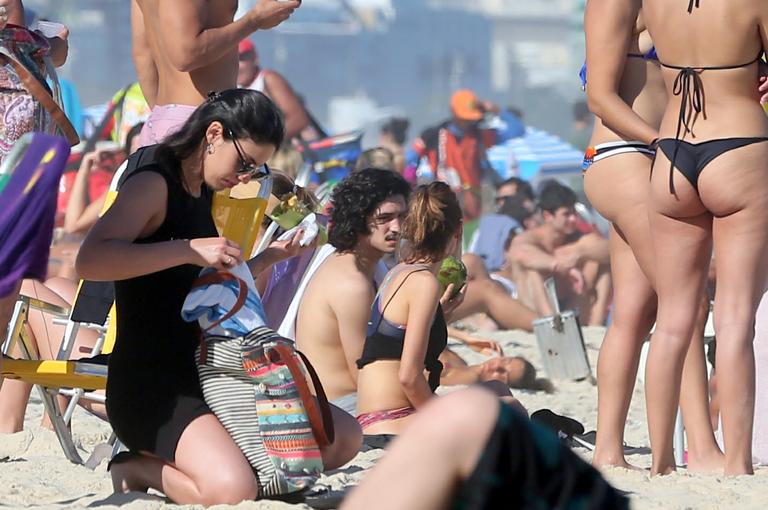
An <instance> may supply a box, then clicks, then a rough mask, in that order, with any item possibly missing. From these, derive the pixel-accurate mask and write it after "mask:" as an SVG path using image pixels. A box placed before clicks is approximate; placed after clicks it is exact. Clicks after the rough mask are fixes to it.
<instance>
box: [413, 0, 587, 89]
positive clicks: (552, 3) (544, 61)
mask: <svg viewBox="0 0 768 510" xmlns="http://www.w3.org/2000/svg"><path fill="white" fill-rule="evenodd" d="M427 2H428V4H429V5H431V6H433V7H436V8H445V9H455V10H464V11H468V12H474V13H479V14H483V15H486V16H488V17H489V18H491V19H492V23H493V35H492V39H491V48H490V53H491V59H492V67H491V77H490V79H491V83H492V85H493V89H494V91H496V92H499V93H511V94H513V95H519V94H520V93H521V92H522V90H521V87H522V88H523V89H525V88H540V87H551V88H553V89H555V90H557V91H558V93H560V94H562V95H563V96H565V97H572V98H576V97H578V95H579V94H580V91H579V88H578V81H577V74H578V70H579V68H580V67H581V64H582V62H583V60H584V38H583V35H582V26H581V18H582V15H583V10H584V0H473V1H466V0H427ZM521 72H522V73H523V74H524V76H523V77H522V78H523V79H522V80H521V76H520V74H521Z"/></svg>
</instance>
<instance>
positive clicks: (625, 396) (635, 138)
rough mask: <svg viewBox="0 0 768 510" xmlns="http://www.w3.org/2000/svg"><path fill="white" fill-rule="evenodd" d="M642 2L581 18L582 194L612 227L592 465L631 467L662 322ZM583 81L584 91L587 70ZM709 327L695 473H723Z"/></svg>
mask: <svg viewBox="0 0 768 510" xmlns="http://www.w3.org/2000/svg"><path fill="white" fill-rule="evenodd" d="M640 3H641V2H640V0H632V1H627V2H615V1H610V0H590V1H589V2H588V4H587V9H586V13H585V18H584V25H585V35H586V44H587V66H586V69H588V70H589V73H588V81H589V84H588V86H587V87H586V91H587V94H588V99H589V105H590V109H591V110H592V111H593V112H594V113H595V114H596V116H597V119H596V120H595V128H594V131H593V133H592V139H591V142H590V145H591V147H590V148H589V149H588V150H587V154H586V156H585V162H584V168H585V174H584V188H585V191H586V193H587V196H588V197H589V200H590V202H591V203H592V204H593V205H594V207H595V208H596V209H597V210H598V211H599V212H600V214H602V215H603V216H604V217H606V218H607V219H608V220H609V221H610V222H611V232H610V249H611V272H612V276H613V283H614V312H613V321H612V323H611V326H610V327H609V328H608V332H607V333H606V336H605V339H604V340H603V344H602V347H601V349H600V357H599V359H598V365H597V374H598V376H597V381H598V418H597V423H598V425H597V442H596V446H595V454H594V457H593V459H592V462H593V464H595V465H597V466H601V465H614V466H621V467H630V465H629V464H628V463H627V462H626V460H625V459H624V451H623V439H624V424H625V422H626V419H627V412H628V409H629V404H630V401H631V398H632V392H633V389H634V386H635V377H636V374H637V367H638V362H639V358H640V347H641V346H642V343H643V340H644V339H645V337H646V336H647V335H648V333H649V332H650V329H651V326H652V325H653V323H654V321H655V318H656V304H657V300H656V293H655V292H654V290H653V289H654V283H653V280H654V276H655V268H656V266H655V264H654V257H653V250H652V245H651V231H650V227H649V223H648V193H649V185H650V172H651V164H652V161H653V153H654V151H653V149H652V148H651V144H652V142H653V141H654V140H655V139H656V138H657V137H658V127H659V125H660V124H661V119H662V117H663V115H664V107H665V105H666V102H667V93H666V90H665V88H664V81H663V79H662V76H661V71H660V69H659V64H658V61H657V60H656V55H655V50H654V47H653V42H652V41H651V38H650V35H649V34H648V31H647V30H646V28H645V23H644V21H643V16H642V13H641V9H640ZM617 34H620V35H617ZM621 34H623V35H621ZM582 79H583V80H584V81H585V85H586V79H587V75H586V74H585V73H582ZM702 318H705V316H704V317H702ZM703 322H704V321H703V320H699V321H698V323H697V325H698V326H699V327H697V328H696V330H695V331H692V336H693V339H694V340H693V341H692V342H691V343H690V349H689V351H688V356H687V358H686V362H685V371H684V377H683V380H684V383H683V392H682V398H681V400H682V402H681V405H682V408H683V415H684V417H685V424H686V428H687V431H688V447H689V451H688V453H689V455H688V468H689V470H694V471H703V470H712V469H717V468H721V467H722V453H721V452H720V450H719V449H718V447H717V444H716V442H715V438H714V434H713V432H712V426H711V424H710V421H709V419H708V418H707V417H708V416H709V414H708V413H709V409H708V395H707V386H706V384H707V379H706V377H707V374H706V367H705V363H704V348H703V343H702V342H701V338H702V328H703V326H704V324H703ZM689 338H690V336H689ZM670 454H671V444H670Z"/></svg>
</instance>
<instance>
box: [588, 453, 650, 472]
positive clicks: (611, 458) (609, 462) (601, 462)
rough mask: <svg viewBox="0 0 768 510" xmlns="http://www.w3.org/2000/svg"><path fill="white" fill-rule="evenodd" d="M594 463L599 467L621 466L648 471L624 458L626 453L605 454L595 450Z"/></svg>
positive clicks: (631, 469) (622, 467)
mask: <svg viewBox="0 0 768 510" xmlns="http://www.w3.org/2000/svg"><path fill="white" fill-rule="evenodd" d="M592 465H593V466H594V467H596V468H598V469H600V468H603V467H612V468H621V469H627V470H629V471H646V470H645V469H643V468H641V467H638V466H635V465H633V464H630V463H629V462H627V461H626V459H625V458H624V455H623V454H622V455H603V454H599V453H598V452H597V451H595V455H594V456H593V457H592Z"/></svg>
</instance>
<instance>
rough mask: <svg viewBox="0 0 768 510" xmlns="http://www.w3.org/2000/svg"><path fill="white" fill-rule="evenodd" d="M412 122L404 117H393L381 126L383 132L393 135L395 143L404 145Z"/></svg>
mask: <svg viewBox="0 0 768 510" xmlns="http://www.w3.org/2000/svg"><path fill="white" fill-rule="evenodd" d="M410 125H411V122H410V121H409V120H408V119H406V118H404V117H392V118H391V119H389V120H388V121H387V122H385V123H384V125H383V126H381V132H382V133H386V134H389V135H392V138H393V139H394V140H395V143H397V144H398V145H403V144H404V143H405V139H406V137H407V133H408V126H410Z"/></svg>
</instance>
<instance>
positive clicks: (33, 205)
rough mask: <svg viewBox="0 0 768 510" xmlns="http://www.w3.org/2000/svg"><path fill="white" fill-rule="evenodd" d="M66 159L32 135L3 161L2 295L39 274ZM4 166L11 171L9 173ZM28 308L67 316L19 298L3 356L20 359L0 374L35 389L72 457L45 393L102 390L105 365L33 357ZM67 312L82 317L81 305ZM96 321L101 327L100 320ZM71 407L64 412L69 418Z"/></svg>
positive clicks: (64, 152)
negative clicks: (15, 353)
mask: <svg viewBox="0 0 768 510" xmlns="http://www.w3.org/2000/svg"><path fill="white" fill-rule="evenodd" d="M68 156H69V146H68V144H67V143H66V142H65V141H64V140H63V139H61V138H58V137H52V136H48V135H43V134H39V133H35V134H29V135H25V137H23V138H22V139H20V140H19V142H18V143H17V145H16V147H15V148H14V151H13V152H12V153H11V154H10V155H9V157H8V159H7V160H6V162H5V164H6V165H7V166H6V167H5V168H4V174H5V175H11V177H10V179H9V180H8V182H7V185H6V187H5V189H4V190H3V193H2V195H0V263H1V266H2V267H3V273H2V274H1V275H0V291H2V294H3V295H5V294H7V293H8V290H9V289H10V288H11V287H14V286H15V282H17V281H19V280H20V279H22V278H36V279H42V278H43V277H44V276H45V273H46V269H47V267H46V266H47V259H48V251H49V247H50V243H51V237H52V233H53V221H54V214H55V203H56V194H57V193H58V183H59V179H60V177H61V173H62V171H63V169H64V166H65V164H66V161H67V158H68ZM8 166H12V167H13V169H12V170H13V171H12V172H10V171H9V170H10V169H9V168H8ZM84 301H87V300H84ZM30 308H37V309H41V310H44V311H46V312H48V313H51V314H53V315H54V317H58V318H65V319H66V318H67V317H68V316H69V315H70V314H69V311H68V310H66V309H63V308H61V307H58V306H54V305H51V304H48V303H43V302H41V301H39V300H36V299H32V298H29V297H26V296H22V297H20V298H19V300H18V301H17V302H16V304H15V307H14V311H13V314H12V316H11V320H10V323H9V328H8V335H7V339H6V341H5V342H4V344H5V345H4V348H3V354H4V355H5V354H6V353H8V352H10V351H11V349H12V348H13V344H14V343H15V342H17V341H18V342H19V346H20V349H21V352H22V354H23V356H24V357H25V358H26V359H25V360H12V359H4V360H3V364H2V376H3V377H7V378H14V379H21V380H24V381H26V382H29V383H32V384H37V385H38V387H39V388H40V390H41V396H42V399H43V403H44V405H45V407H46V412H48V414H49V416H50V417H51V419H52V421H53V422H54V423H55V424H58V425H59V426H57V427H56V429H57V435H59V439H60V441H62V445H65V451H66V452H67V455H68V456H70V454H73V455H75V456H76V455H77V452H76V450H75V448H74V444H73V443H72V441H71V435H69V433H68V432H69V431H68V429H67V427H66V422H68V418H66V421H64V418H65V414H63V413H61V412H60V411H59V409H58V405H57V402H56V399H55V397H54V395H53V393H54V392H52V391H48V390H49V389H50V388H51V387H54V388H59V387H62V386H68V387H71V388H77V387H78V386H80V385H82V386H83V387H84V388H88V389H98V388H103V384H102V382H101V381H98V380H96V379H95V378H94V376H93V374H94V373H99V372H104V374H105V373H106V372H105V370H106V367H105V366H93V367H90V366H86V364H79V363H77V364H73V365H69V366H68V365H67V364H66V363H62V362H56V361H40V360H38V359H36V358H37V357H38V353H37V349H36V346H35V345H33V344H32V342H31V341H30V338H29V336H28V335H27V332H26V328H25V324H26V322H27V317H28V314H29V310H30ZM73 312H74V313H76V314H82V313H83V312H82V306H81V307H79V308H76V310H74V311H73ZM75 318H77V317H76V316H75ZM101 322H102V324H103V323H104V321H103V320H102V321H101ZM76 324H77V323H73V324H72V325H68V327H67V333H66V335H65V340H66V339H71V340H74V337H75V335H76V334H77V326H76ZM71 345H72V342H66V341H65V343H64V345H63V346H62V347H63V349H68V350H71ZM86 374H89V375H86ZM55 393H58V392H55ZM71 394H72V393H71ZM73 409H74V407H72V408H71V409H68V413H67V414H68V415H69V416H71V411H72V410H73ZM61 425H63V426H61Z"/></svg>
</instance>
